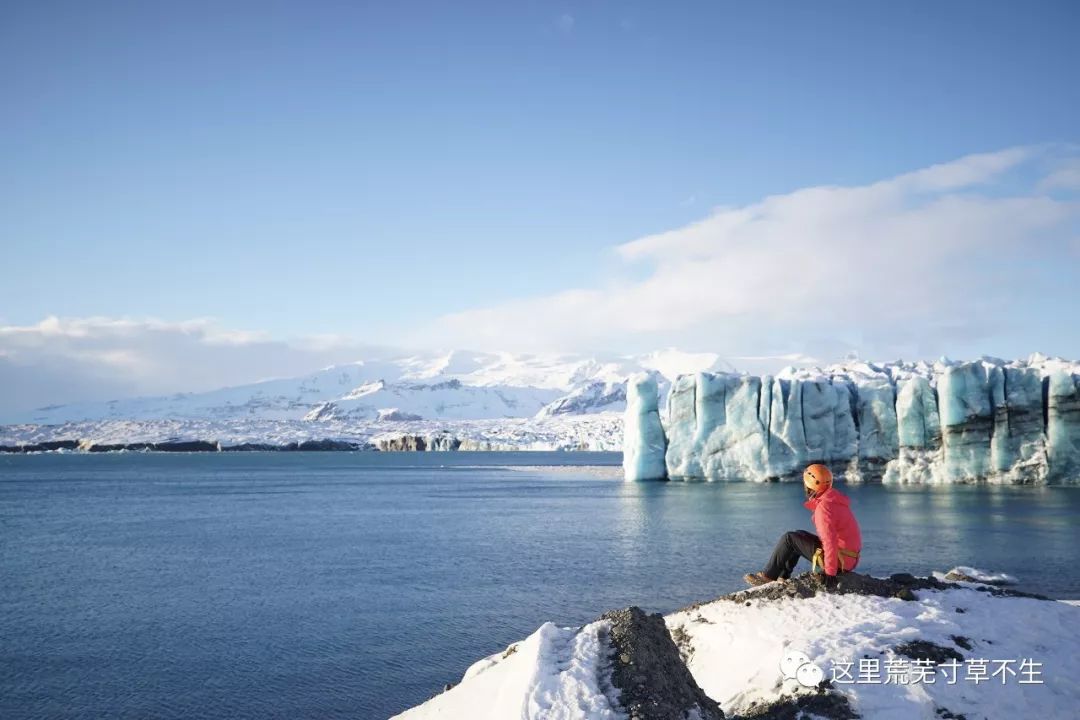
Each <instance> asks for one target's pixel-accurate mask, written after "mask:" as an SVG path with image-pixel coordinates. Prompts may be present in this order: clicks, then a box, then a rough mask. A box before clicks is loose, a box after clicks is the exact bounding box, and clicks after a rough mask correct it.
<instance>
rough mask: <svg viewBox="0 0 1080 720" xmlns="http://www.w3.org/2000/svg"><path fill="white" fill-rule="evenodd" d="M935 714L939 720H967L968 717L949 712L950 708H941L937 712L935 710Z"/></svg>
mask: <svg viewBox="0 0 1080 720" xmlns="http://www.w3.org/2000/svg"><path fill="white" fill-rule="evenodd" d="M934 712H935V713H937V716H938V717H939V718H941V719H942V720H967V716H966V715H962V714H960V713H954V712H952V711H951V710H949V709H948V708H943V707H939V708H937V709H936V710H934Z"/></svg>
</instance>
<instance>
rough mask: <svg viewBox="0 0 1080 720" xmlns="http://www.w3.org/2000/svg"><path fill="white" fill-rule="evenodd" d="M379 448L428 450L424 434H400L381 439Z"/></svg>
mask: <svg viewBox="0 0 1080 720" xmlns="http://www.w3.org/2000/svg"><path fill="white" fill-rule="evenodd" d="M379 450H382V451H383V452H423V451H424V450H427V441H426V440H424V438H423V436H422V435H399V436H397V437H392V438H384V439H382V440H379Z"/></svg>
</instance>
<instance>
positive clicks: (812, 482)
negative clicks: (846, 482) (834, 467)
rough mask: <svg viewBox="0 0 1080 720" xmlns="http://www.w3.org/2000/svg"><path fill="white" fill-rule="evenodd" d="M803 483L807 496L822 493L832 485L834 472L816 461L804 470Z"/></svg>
mask: <svg viewBox="0 0 1080 720" xmlns="http://www.w3.org/2000/svg"><path fill="white" fill-rule="evenodd" d="M802 484H803V487H805V488H806V495H807V497H814V496H815V495H820V494H821V493H823V492H825V491H826V490H828V489H829V488H831V487H832V472H830V471H829V468H827V467H825V466H824V465H822V464H820V463H815V464H813V465H811V466H810V467H808V468H806V470H805V472H803V475H802Z"/></svg>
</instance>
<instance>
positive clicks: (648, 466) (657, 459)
mask: <svg viewBox="0 0 1080 720" xmlns="http://www.w3.org/2000/svg"><path fill="white" fill-rule="evenodd" d="M658 405H659V391H658V388H657V382H656V378H655V377H654V376H652V375H648V374H645V373H642V374H640V375H635V376H634V377H632V378H630V379H629V380H628V381H627V387H626V413H625V416H624V418H623V428H624V432H625V434H626V435H627V436H628V437H630V436H632V437H633V438H634V441H633V442H630V443H624V446H625V448H626V449H625V451H624V452H623V471H624V472H625V474H626V478H627V479H628V480H662V479H663V478H664V477H665V475H666V474H667V470H666V468H665V467H664V446H665V441H664V428H663V427H662V426H661V424H660V408H659V406H658Z"/></svg>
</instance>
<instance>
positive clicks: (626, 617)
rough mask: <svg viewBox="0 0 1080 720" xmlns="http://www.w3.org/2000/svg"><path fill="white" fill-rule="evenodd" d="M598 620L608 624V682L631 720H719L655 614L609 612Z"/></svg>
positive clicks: (716, 709)
mask: <svg viewBox="0 0 1080 720" xmlns="http://www.w3.org/2000/svg"><path fill="white" fill-rule="evenodd" d="M601 618H602V619H603V620H607V621H609V622H610V623H611V629H610V631H609V639H610V642H611V646H612V649H613V653H612V671H611V683H612V685H614V686H615V688H617V689H618V690H620V691H621V693H620V695H619V701H620V702H621V704H622V706H623V708H624V709H625V711H626V713H627V714H628V715H629V716H630V718H631V720H683V719H684V718H686V717H688V716H689V717H694V713H697V717H699V718H701V720H719V719H720V718H723V717H724V713H723V712H722V711H721V710H720V706H719V705H718V704H717V703H716V701H715V700H713V699H711V698H710V697H709V696H708V695H706V694H705V693H704V692H703V691H702V689H701V688H700V687H698V684H697V682H696V681H695V680H694V676H693V675H691V674H690V671H689V670H688V669H687V668H686V664H685V663H684V662H683V660H682V657H681V656H680V654H679V648H678V647H677V646H676V645H675V641H674V640H673V639H672V637H671V634H669V633H668V629H667V626H666V625H665V624H664V618H663V616H662V615H660V614H655V615H647V614H646V613H645V612H644V611H643V610H642V609H641V608H638V607H631V608H627V609H625V610H613V611H611V612H607V613H604V614H603V615H602V616H601Z"/></svg>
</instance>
